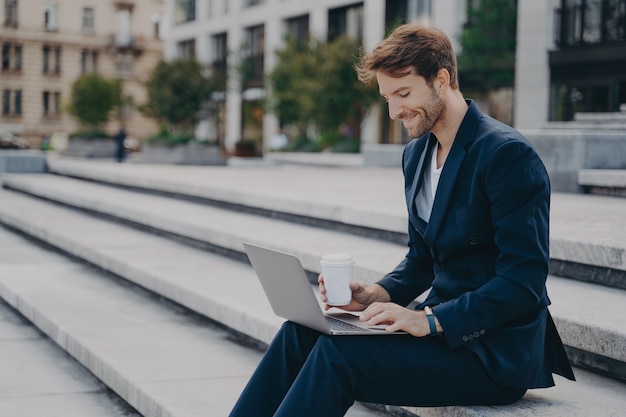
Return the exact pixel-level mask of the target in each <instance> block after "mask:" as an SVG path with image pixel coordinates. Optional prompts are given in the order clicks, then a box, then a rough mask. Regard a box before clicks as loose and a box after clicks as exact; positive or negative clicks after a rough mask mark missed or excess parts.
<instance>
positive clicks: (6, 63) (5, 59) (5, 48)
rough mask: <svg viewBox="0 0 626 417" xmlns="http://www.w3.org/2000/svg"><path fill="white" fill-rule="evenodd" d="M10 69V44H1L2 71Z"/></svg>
mask: <svg viewBox="0 0 626 417" xmlns="http://www.w3.org/2000/svg"><path fill="white" fill-rule="evenodd" d="M9 69H11V44H10V43H5V44H3V45H2V71H8V70H9Z"/></svg>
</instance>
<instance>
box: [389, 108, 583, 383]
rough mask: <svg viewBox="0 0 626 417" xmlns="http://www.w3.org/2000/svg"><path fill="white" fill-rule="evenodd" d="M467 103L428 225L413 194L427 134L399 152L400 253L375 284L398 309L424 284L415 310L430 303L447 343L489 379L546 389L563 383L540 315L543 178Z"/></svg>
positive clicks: (544, 269)
mask: <svg viewBox="0 0 626 417" xmlns="http://www.w3.org/2000/svg"><path fill="white" fill-rule="evenodd" d="M468 103H469V109H468V111H467V114H466V115H465V118H464V120H463V122H462V123H461V126H460V128H459V131H458V133H457V135H456V138H455V140H454V144H453V146H452V149H451V150H450V153H449V154H448V157H447V159H446V162H445V165H444V168H443V170H442V172H441V177H440V180H439V185H438V188H437V193H436V196H435V200H434V204H433V209H432V214H431V217H430V219H429V221H428V223H426V222H425V221H424V220H422V219H421V218H419V216H418V214H417V211H416V207H415V197H416V195H417V192H418V190H419V189H420V187H421V186H422V179H423V168H424V166H425V165H427V163H426V161H429V160H430V159H429V158H430V157H431V152H432V149H433V146H432V145H433V144H434V141H435V140H436V138H434V136H433V135H432V134H426V135H424V136H423V137H421V138H418V139H415V140H413V141H411V142H410V143H409V144H408V145H407V146H406V148H405V151H404V155H403V171H404V177H405V192H406V201H407V207H408V215H409V242H408V245H409V251H408V253H407V254H406V257H405V259H404V260H403V261H402V262H401V263H400V264H399V265H398V266H397V267H396V269H395V270H394V271H392V272H391V273H389V274H387V275H386V276H385V277H383V278H382V279H381V280H380V281H379V284H380V285H382V286H383V287H384V288H385V289H386V290H387V291H388V292H389V294H390V296H391V298H392V300H393V301H394V302H397V303H399V304H402V305H407V304H409V303H410V302H411V301H413V300H414V298H415V297H417V296H418V295H419V294H421V293H423V292H424V291H425V290H427V289H429V288H431V287H432V289H431V291H430V293H429V295H428V297H427V298H426V301H425V302H424V303H422V305H421V306H418V308H423V306H426V305H430V306H434V307H433V311H434V313H435V315H436V316H437V319H438V320H439V322H440V323H441V326H442V327H443V329H444V336H443V337H445V338H446V340H447V343H448V345H449V347H450V348H451V349H457V348H466V349H470V350H471V351H472V352H474V353H475V354H476V355H478V357H479V358H480V360H481V361H482V362H483V364H484V365H485V368H486V369H487V371H488V372H489V374H490V375H491V377H492V378H493V379H494V380H496V381H497V382H500V383H503V384H505V385H508V386H514V387H519V388H539V387H548V386H552V385H554V381H553V378H552V373H559V374H561V375H563V376H565V377H567V378H570V379H573V378H574V375H573V373H572V369H571V367H570V365H569V361H568V359H567V356H566V354H565V351H564V349H563V345H562V343H561V339H560V337H559V335H558V333H557V331H556V328H555V327H554V324H553V322H552V319H551V317H550V314H549V312H548V309H547V307H548V305H549V304H550V300H549V298H548V295H547V292H546V287H545V282H546V277H547V274H548V263H549V247H548V246H549V212H550V183H549V179H548V175H547V172H546V170H545V167H544V165H543V163H542V161H541V160H540V158H539V156H538V155H537V153H536V152H535V150H534V149H533V147H532V146H531V145H530V144H529V143H528V141H527V140H526V139H525V138H524V137H523V136H522V135H521V134H520V133H519V132H518V131H516V130H515V129H512V128H511V127H509V126H507V125H505V124H502V123H500V122H498V121H496V120H494V119H492V118H490V117H488V116H486V115H484V114H482V113H481V112H480V110H479V109H478V107H477V106H476V104H475V103H473V102H472V101H468ZM459 371H460V372H461V370H459Z"/></svg>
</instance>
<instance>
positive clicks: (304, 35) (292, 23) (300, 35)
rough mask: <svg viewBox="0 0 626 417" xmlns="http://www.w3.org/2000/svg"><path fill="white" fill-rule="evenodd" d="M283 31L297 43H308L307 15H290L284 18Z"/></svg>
mask: <svg viewBox="0 0 626 417" xmlns="http://www.w3.org/2000/svg"><path fill="white" fill-rule="evenodd" d="M285 32H286V33H287V36H290V37H292V38H293V39H294V40H295V41H296V43H297V44H298V45H306V44H308V43H309V15H304V16H298V17H292V18H291V19H287V20H285Z"/></svg>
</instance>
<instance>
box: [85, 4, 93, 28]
mask: <svg viewBox="0 0 626 417" xmlns="http://www.w3.org/2000/svg"><path fill="white" fill-rule="evenodd" d="M83 33H94V16H93V8H92V7H83Z"/></svg>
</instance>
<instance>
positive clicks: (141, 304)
mask: <svg viewBox="0 0 626 417" xmlns="http://www.w3.org/2000/svg"><path fill="white" fill-rule="evenodd" d="M154 255H155V256H159V255H161V253H158V252H155V253H154ZM0 258H1V259H2V262H1V263H0V297H2V298H3V299H4V300H6V302H7V303H9V304H10V305H11V306H12V307H13V308H15V309H17V310H18V311H19V313H21V314H23V315H24V317H26V318H27V319H28V320H30V321H31V322H32V323H34V324H35V325H36V326H37V327H39V328H40V329H41V330H42V331H43V332H44V333H45V334H47V335H48V336H49V337H50V338H51V339H52V340H53V341H54V342H56V343H57V344H58V346H59V347H61V349H63V350H65V351H66V352H67V353H68V354H69V355H71V356H73V357H74V358H75V359H76V360H77V361H79V362H80V363H81V364H82V365H83V366H84V367H85V368H86V369H87V370H89V371H90V372H92V373H93V375H95V376H96V377H97V378H99V379H100V380H101V381H102V382H103V383H104V384H106V386H108V387H109V388H111V389H112V390H114V391H115V392H116V393H118V395H119V396H120V397H121V398H123V399H124V400H126V401H127V402H128V403H129V404H130V405H132V407H134V408H135V409H136V410H137V411H138V412H139V413H141V414H142V415H144V416H146V417H151V416H164V417H183V416H184V417H195V416H198V417H200V416H225V415H227V414H228V412H229V410H230V409H231V408H232V406H233V404H234V403H235V401H236V399H237V397H238V395H239V393H240V392H241V390H242V389H243V386H244V385H245V383H246V382H247V380H248V379H249V377H250V375H251V374H252V372H253V371H254V369H255V368H256V366H257V364H258V362H259V360H260V358H261V356H262V350H261V349H260V348H259V346H257V345H246V344H245V343H242V341H241V339H238V338H237V337H235V336H233V334H232V333H228V332H226V331H225V330H224V329H223V328H221V327H219V326H217V325H216V324H215V322H213V321H210V320H207V319H206V318H205V317H202V316H199V315H197V314H196V313H193V312H191V311H190V310H188V309H184V308H181V306H179V305H177V304H175V303H171V302H168V301H166V300H164V299H163V298H162V297H160V296H158V295H156V294H154V293H151V292H148V291H145V290H143V289H141V288H140V287H137V286H135V285H131V284H129V283H128V282H127V281H124V280H122V279H119V278H116V277H114V276H112V275H111V274H106V273H103V272H101V271H100V270H98V269H95V268H93V267H91V266H88V265H85V264H83V263H78V262H77V261H76V260H72V259H70V258H68V257H66V256H62V255H61V254H59V253H55V252H51V250H50V249H49V248H43V247H41V246H38V245H35V244H33V242H32V241H29V240H27V239H25V238H24V237H22V236H19V235H17V234H15V233H12V232H9V231H8V230H7V229H6V228H2V227H0ZM205 258H206V259H205V265H206V266H210V267H211V268H210V269H208V271H211V272H209V273H207V271H206V270H205V272H204V274H203V275H204V278H205V279H207V280H209V281H210V285H211V286H213V288H214V289H215V288H219V285H218V284H219V282H217V281H220V280H222V278H223V277H224V276H227V277H228V278H229V279H232V280H235V281H239V280H249V279H251V278H252V272H251V271H250V269H249V268H247V267H245V266H244V265H243V264H241V263H239V262H236V261H233V260H228V259H226V258H222V257H219V256H215V255H210V254H206V255H205ZM222 273H224V274H225V275H222ZM1 307H2V305H0V308H1ZM0 311H3V310H1V309H0ZM3 316H4V314H3ZM3 323H4V322H0V325H3ZM5 327H8V326H3V328H5ZM11 327H16V326H11ZM9 330H12V331H13V333H15V334H16V333H17V330H14V329H12V328H10V329H9ZM33 332H35V334H38V335H39V336H38V337H39V339H41V336H40V333H38V332H37V331H33V330H31V331H30V334H31V337H33V336H32V334H33ZM15 334H13V335H12V334H9V335H7V334H6V333H4V332H2V336H3V339H4V338H5V337H11V338H12V339H13V338H15ZM3 339H0V347H2V346H7V343H2V342H4V340H3ZM44 341H45V340H44ZM45 342H46V343H47V344H48V345H50V343H49V341H45ZM23 345H24V344H22V347H23ZM18 347H19V346H16V347H14V349H13V350H11V351H6V350H5V349H2V352H3V355H0V363H2V362H4V361H5V360H9V361H11V362H10V363H7V364H6V366H3V368H2V369H3V378H2V381H3V382H2V383H0V387H2V388H3V389H2V390H1V391H0V392H1V393H2V394H1V395H0V411H4V410H7V411H13V410H14V411H16V412H15V413H4V412H2V413H0V414H1V415H3V416H4V415H11V416H22V417H35V416H41V415H84V416H94V417H100V416H102V417H109V416H110V417H117V416H120V417H121V416H122V415H124V416H128V417H134V416H137V417H138V416H139V414H137V413H136V412H134V411H133V410H132V409H130V407H128V406H127V405H126V406H124V403H119V400H118V403H119V404H118V403H115V402H114V401H113V399H110V400H109V403H110V404H108V408H103V407H104V406H106V405H107V403H106V398H104V399H102V398H99V397H98V396H97V394H98V395H99V396H100V397H102V396H104V394H107V392H106V391H105V392H104V393H101V392H98V391H96V389H99V390H103V387H104V385H103V384H102V383H101V382H98V381H96V380H95V378H94V377H93V376H92V375H89V373H87V372H85V370H82V369H75V368H76V367H77V364H76V363H74V364H73V365H71V366H73V370H72V374H71V375H69V376H65V379H63V378H62V377H56V378H55V377H54V375H52V372H51V371H50V368H51V367H52V365H51V362H53V361H55V363H56V366H67V367H69V366H70V365H67V362H68V358H67V357H65V358H64V359H63V358H62V355H60V354H59V349H58V348H57V349H54V347H50V346H48V350H49V352H42V353H41V354H38V355H37V356H35V355H34V353H36V352H33V350H30V349H28V350H25V349H20V350H18V349H17V348H18ZM9 353H10V354H12V355H9ZM37 358H40V359H39V360H38V359H37ZM60 358H61V359H63V360H64V361H65V362H63V361H62V362H61V363H58V362H56V361H57V360H59V359H60ZM13 359H16V360H15V361H13ZM26 363H28V364H29V365H27V366H20V364H22V365H23V364H26ZM35 367H36V369H33V368H35ZM29 369H32V372H30V373H24V370H29ZM67 371H69V370H66V374H67V373H68V372H67ZM41 374H45V375H44V378H43V379H40V380H36V381H33V380H32V378H36V377H37V375H41ZM51 383H55V385H52V386H50V385H49V384H51ZM26 384H29V385H34V388H31V389H33V390H35V389H39V390H41V391H42V392H49V393H50V395H52V394H54V395H55V396H56V397H55V398H44V399H43V401H42V402H41V403H39V404H38V405H37V404H33V403H29V405H28V406H27V407H24V408H22V409H17V408H16V407H18V406H20V404H22V405H23V403H24V401H25V400H26V399H27V398H26V394H27V391H26V389H25V387H24V386H23V385H26ZM63 385H65V386H66V387H67V388H65V387H63ZM44 387H46V388H45V389H47V390H48V391H44ZM52 387H54V388H52ZM5 388H6V389H5ZM70 388H71V389H73V390H75V391H78V390H79V389H80V388H82V389H83V390H84V391H85V393H83V396H84V397H87V398H85V399H82V398H81V397H80V395H79V394H81V393H80V392H77V393H74V394H73V396H72V397H70V396H69V395H68V396H67V397H65V398H64V397H63V395H65V393H64V391H65V390H68V391H69V390H70ZM94 391H95V392H94ZM87 394H90V395H91V397H93V398H89V397H88V396H87ZM39 395H41V394H39ZM108 396H109V397H112V395H111V394H108ZM22 397H24V398H22ZM29 398H30V399H31V400H32V399H33V398H37V397H35V395H32V394H31V395H30V397H29ZM56 403H59V407H58V408H59V409H65V410H68V412H66V413H59V414H54V413H52V414H51V413H50V412H49V411H50V410H46V411H47V412H42V408H41V407H42V406H43V405H46V404H47V405H50V406H53V405H55V404H56ZM98 406H101V407H100V408H103V409H102V410H101V409H100V408H98ZM61 407H64V408H61ZM37 410H39V412H37ZM70 410H73V412H72V411H70ZM81 410H82V411H84V412H79V411H81ZM122 412H123V414H122ZM347 416H348V417H390V416H389V414H388V413H386V412H382V411H377V410H372V409H370V408H366V407H365V406H363V405H362V404H355V405H354V406H353V407H352V408H351V409H350V410H349V412H348V414H347Z"/></svg>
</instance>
